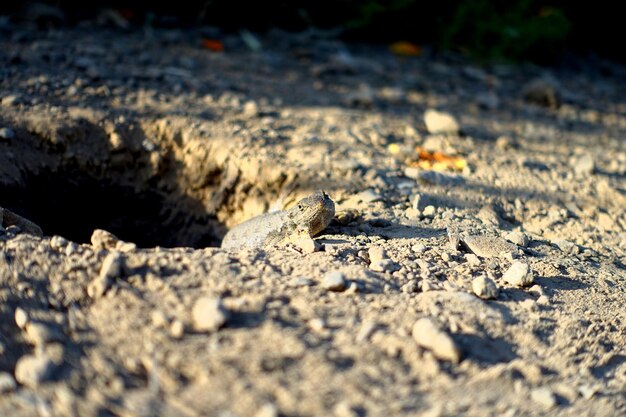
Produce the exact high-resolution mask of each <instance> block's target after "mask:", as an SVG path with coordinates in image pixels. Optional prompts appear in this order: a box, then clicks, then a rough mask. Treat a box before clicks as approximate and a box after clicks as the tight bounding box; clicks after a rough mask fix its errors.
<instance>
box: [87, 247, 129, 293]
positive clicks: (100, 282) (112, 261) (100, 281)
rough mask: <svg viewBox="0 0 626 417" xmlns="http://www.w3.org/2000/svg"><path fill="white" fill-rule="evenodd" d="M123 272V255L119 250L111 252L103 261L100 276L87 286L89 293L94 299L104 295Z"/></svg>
mask: <svg viewBox="0 0 626 417" xmlns="http://www.w3.org/2000/svg"><path fill="white" fill-rule="evenodd" d="M121 273H122V256H121V255H120V254H119V253H118V252H111V253H109V254H108V255H107V256H106V258H104V261H103V262H102V267H101V268H100V274H99V275H98V278H96V279H94V280H93V281H92V282H91V283H90V284H89V286H88V287H87V294H88V295H89V296H90V297H91V298H94V299H95V298H99V297H102V296H103V295H104V294H105V293H106V292H107V290H108V289H109V288H111V285H112V284H113V281H114V280H115V279H116V278H118V277H119V276H120V274H121Z"/></svg>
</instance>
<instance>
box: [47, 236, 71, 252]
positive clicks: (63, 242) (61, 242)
mask: <svg viewBox="0 0 626 417" xmlns="http://www.w3.org/2000/svg"><path fill="white" fill-rule="evenodd" d="M67 244H68V241H67V239H65V238H64V237H63V236H52V238H50V247H51V248H52V249H56V250H59V249H63V248H64V247H65V246H67Z"/></svg>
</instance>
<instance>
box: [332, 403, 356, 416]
mask: <svg viewBox="0 0 626 417" xmlns="http://www.w3.org/2000/svg"><path fill="white" fill-rule="evenodd" d="M359 415H360V414H359V413H358V412H357V411H356V410H355V409H354V407H352V405H351V404H350V402H348V401H347V400H343V401H340V402H339V403H338V404H337V405H336V406H335V407H334V408H333V416H334V417H359Z"/></svg>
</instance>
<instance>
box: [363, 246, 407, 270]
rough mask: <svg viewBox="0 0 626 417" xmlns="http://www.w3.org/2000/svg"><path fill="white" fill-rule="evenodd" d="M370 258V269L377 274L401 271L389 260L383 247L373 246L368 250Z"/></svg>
mask: <svg viewBox="0 0 626 417" xmlns="http://www.w3.org/2000/svg"><path fill="white" fill-rule="evenodd" d="M368 255H369V258H370V269H371V270H372V271H376V272H393V271H397V270H398V269H400V266H399V265H398V264H396V263H395V262H393V261H392V260H391V259H389V256H388V255H387V252H386V251H385V249H384V248H383V247H382V246H371V247H370V248H369V249H368Z"/></svg>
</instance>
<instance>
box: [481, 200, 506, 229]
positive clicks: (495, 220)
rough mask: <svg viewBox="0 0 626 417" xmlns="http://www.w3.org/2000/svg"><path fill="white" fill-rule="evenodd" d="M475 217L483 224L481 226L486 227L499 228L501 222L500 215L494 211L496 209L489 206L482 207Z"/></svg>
mask: <svg viewBox="0 0 626 417" xmlns="http://www.w3.org/2000/svg"><path fill="white" fill-rule="evenodd" d="M476 217H478V219H479V220H480V221H481V222H483V224H484V225H486V226H494V227H499V226H500V224H501V222H502V219H501V218H500V214H499V213H498V212H497V211H496V208H495V207H494V206H493V205H491V204H488V205H486V206H483V207H482V208H481V209H480V210H479V211H478V214H477V215H476Z"/></svg>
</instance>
